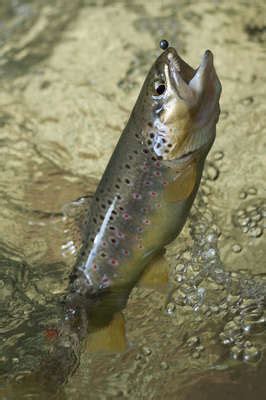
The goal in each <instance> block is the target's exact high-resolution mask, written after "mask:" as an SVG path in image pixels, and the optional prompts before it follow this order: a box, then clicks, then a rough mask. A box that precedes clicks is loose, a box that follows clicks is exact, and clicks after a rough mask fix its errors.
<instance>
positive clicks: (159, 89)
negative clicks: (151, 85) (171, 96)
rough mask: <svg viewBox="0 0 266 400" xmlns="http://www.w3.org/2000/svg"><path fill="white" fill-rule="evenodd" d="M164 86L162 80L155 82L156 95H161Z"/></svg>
mask: <svg viewBox="0 0 266 400" xmlns="http://www.w3.org/2000/svg"><path fill="white" fill-rule="evenodd" d="M165 89H166V86H165V84H164V83H163V82H155V91H156V93H157V94H158V95H161V94H163V93H164V92H165Z"/></svg>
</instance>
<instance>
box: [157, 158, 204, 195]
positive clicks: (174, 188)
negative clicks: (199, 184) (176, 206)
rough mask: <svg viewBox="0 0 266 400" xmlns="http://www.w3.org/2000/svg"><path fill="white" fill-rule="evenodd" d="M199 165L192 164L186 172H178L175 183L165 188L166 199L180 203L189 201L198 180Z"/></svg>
mask: <svg viewBox="0 0 266 400" xmlns="http://www.w3.org/2000/svg"><path fill="white" fill-rule="evenodd" d="M196 168H197V164H196V162H192V163H191V164H190V165H189V166H188V167H187V168H186V169H185V170H184V171H181V172H178V173H177V177H176V178H175V179H174V181H172V182H170V183H169V184H168V185H166V187H165V199H166V201H169V202H178V201H181V200H185V199H187V198H188V197H189V196H190V194H191V193H192V191H193V189H194V186H195V184H196V180H197V169H196Z"/></svg>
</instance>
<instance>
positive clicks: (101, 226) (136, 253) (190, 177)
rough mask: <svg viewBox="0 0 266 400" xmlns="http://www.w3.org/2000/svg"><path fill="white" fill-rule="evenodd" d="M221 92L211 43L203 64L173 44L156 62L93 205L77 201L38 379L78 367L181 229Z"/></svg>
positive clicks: (62, 376)
mask: <svg viewBox="0 0 266 400" xmlns="http://www.w3.org/2000/svg"><path fill="white" fill-rule="evenodd" d="M220 94H221V84H220V81H219V79H218V77H217V74H216V71H215V68H214V65H213V55H212V53H211V52H210V51H209V50H207V51H206V52H205V53H204V55H203V57H202V60H201V63H200V65H199V67H198V68H197V69H193V68H192V67H191V66H189V65H188V64H187V63H186V62H185V61H184V60H183V59H182V58H181V57H180V56H179V55H178V53H177V51H176V50H175V49H174V48H172V47H169V48H167V49H166V50H165V51H163V52H162V54H161V55H160V56H159V57H158V59H157V60H156V61H155V63H154V64H153V66H152V67H151V69H150V71H149V73H148V75H147V77H146V80H145V81H144V84H143V87H142V89H141V91H140V94H139V96H138V99H137V101H136V104H135V106H134V108H133V111H132V113H131V116H130V118H129V121H128V123H127V125H126V127H125V129H124V131H123V133H122V135H121V137H120V139H119V141H118V143H117V145H116V147H115V150H114V152H113V154H112V156H111V159H110V161H109V163H108V165H107V167H106V169H105V172H104V174H103V176H102V179H101V181H100V183H99V186H98V188H97V190H96V193H95V195H94V196H93V199H92V201H91V204H90V206H88V205H87V204H86V202H85V204H83V202H81V203H80V206H81V208H83V209H84V211H83V213H82V218H81V219H80V225H79V229H80V235H79V237H80V243H79V252H78V255H77V258H76V262H75V266H74V268H73V272H72V274H71V277H70V283H69V288H68V291H67V294H66V296H65V299H64V322H63V323H62V326H61V328H60V331H59V335H58V337H57V338H56V339H55V343H54V346H53V349H52V350H51V354H49V356H48V357H47V359H46V360H44V363H43V368H42V371H41V372H40V373H39V374H37V375H36V376H38V378H39V380H40V381H46V382H51V381H54V382H56V383H58V384H59V383H63V382H64V381H65V380H66V379H67V376H68V375H69V374H70V373H73V371H74V370H75V368H76V367H77V365H78V360H79V353H80V349H81V347H80V343H81V340H82V339H84V338H85V337H86V336H87V334H88V333H90V332H92V331H93V330H94V329H97V327H98V328H99V327H102V326H105V325H108V323H109V322H110V321H111V320H112V318H113V316H114V314H115V313H116V312H118V311H121V310H122V309H123V308H124V307H125V305H126V303H127V299H128V296H129V294H130V291H131V290H132V288H133V287H134V286H135V285H136V283H137V282H138V280H139V279H140V277H141V275H142V274H143V271H144V270H145V268H146V267H147V265H150V264H151V263H152V262H153V261H155V260H156V259H157V258H158V256H159V255H160V254H162V251H163V249H164V248H165V246H166V245H168V244H169V243H170V242H172V241H173V240H174V239H175V238H176V237H177V236H178V234H179V233H180V232H181V230H182V228H183V226H184V224H185V221H186V219H187V216H188V214H189V211H190V208H191V206H192V203H193V200H194V198H195V195H196V193H197V191H198V188H199V184H200V180H201V176H202V171H203V167H204V161H205V159H206V156H207V154H208V152H209V150H210V148H211V146H212V144H213V142H214V139H215V134H216V124H217V122H218V118H219V113H220V108H219V98H220ZM77 204H78V203H77ZM45 371H46V372H45ZM36 376H35V378H36Z"/></svg>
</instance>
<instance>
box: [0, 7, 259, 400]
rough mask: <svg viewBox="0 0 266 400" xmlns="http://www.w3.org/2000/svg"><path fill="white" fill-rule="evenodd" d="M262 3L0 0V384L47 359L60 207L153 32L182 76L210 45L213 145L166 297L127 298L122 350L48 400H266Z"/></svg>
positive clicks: (63, 271)
mask: <svg viewBox="0 0 266 400" xmlns="http://www.w3.org/2000/svg"><path fill="white" fill-rule="evenodd" d="M265 8H266V7H265V3H264V2H263V1H258V0H256V1H254V2H252V5H250V2H246V1H235V2H233V3H232V2H229V1H210V0H209V1H201V2H197V3H196V2H190V1H178V2H177V1H173V0H172V1H171V0H165V1H153V2H150V1H142V2H140V1H126V0H125V1H115V0H113V1H112V0H110V1H108V0H105V1H104V0H103V1H100V0H99V1H97V0H95V1H93V0H87V1H78V0H76V1H75V2H69V1H67V0H56V1H46V2H42V1H41V0H34V1H30V0H28V1H26V0H25V1H24V0H4V1H2V2H1V5H0V46H1V47H0V85H1V91H0V140H1V147H0V152H1V156H0V167H1V171H2V174H1V179H0V205H1V207H0V232H1V236H0V237H1V239H0V293H1V295H0V299H1V300H0V332H1V338H2V340H1V343H0V376H1V377H0V383H1V384H3V386H4V384H5V382H6V380H7V379H10V378H11V377H17V378H19V377H21V376H23V374H25V373H27V372H28V371H30V370H32V369H34V366H35V365H37V363H38V360H39V359H40V358H41V356H42V354H43V352H45V349H46V347H47V343H46V341H45V338H44V335H43V331H44V329H45V327H47V326H49V325H50V324H53V323H54V322H55V321H56V320H57V318H59V316H58V314H57V302H58V299H60V297H61V295H62V294H63V293H64V290H65V288H66V286H67V280H68V275H69V273H70V271H71V267H72V265H73V258H72V257H71V256H70V255H65V256H63V255H62V250H61V246H62V244H64V243H65V242H66V241H67V240H68V233H66V232H65V229H66V228H65V226H64V223H63V220H62V207H63V206H64V204H66V203H68V202H70V201H71V200H75V199H76V198H78V197H80V196H82V195H84V194H85V195H87V194H91V193H93V192H94V190H95V187H96V185H97V182H98V181H99V178H100V177H101V174H102V172H103V170H104V168H105V165H106V163H107V161H108V159H109V157H110V155H111V153H112V151H113V148H114V146H115V143H116V142H117V140H118V138H119V136H120V134H121V131H122V129H123V127H124V125H125V122H126V121H127V119H128V116H129V113H130V110H131V109H132V106H133V104H134V102H135V99H136V97H137V95H138V92H139V89H140V86H141V84H142V82H143V80H144V77H145V74H146V72H147V71H148V69H149V67H150V65H151V63H152V62H153V60H154V58H155V57H156V56H157V55H158V54H159V52H160V50H159V48H158V42H159V40H160V39H161V38H162V37H163V38H167V39H168V40H169V41H170V43H171V44H172V45H173V46H176V47H177V49H178V50H179V51H180V53H181V55H182V56H184V57H185V58H186V59H187V60H188V61H189V62H190V63H191V64H192V65H195V66H196V65H197V64H198V63H199V59H200V56H201V55H202V54H203V52H204V50H205V49H206V48H210V49H211V50H212V51H213V53H214V55H215V65H216V68H217V71H218V74H219V77H220V79H221V81H222V85H223V96H222V104H221V107H222V113H221V119H220V122H219V126H218V131H217V140H216V143H215V145H214V147H213V149H212V151H211V153H210V155H209V157H208V162H207V165H206V168H205V173H204V179H203V182H202V185H201V189H200V193H199V195H198V197H197V200H196V203H195V207H193V210H192V213H191V217H190V218H189V221H188V223H187V225H186V228H185V229H184V232H183V233H182V235H181V236H180V238H179V239H178V240H176V242H175V243H173V244H172V245H171V246H169V248H168V250H167V254H166V257H167V259H168V260H169V262H170V264H171V273H170V287H169V290H167V292H164V293H160V292H158V291H155V290H151V289H144V288H136V289H134V291H133V293H132V295H131V297H130V299H129V303H128V306H127V308H126V310H125V313H124V314H125V319H126V331H127V342H128V346H127V351H126V352H123V353H115V354H113V353H112V354H109V353H104V352H103V353H89V352H84V354H83V356H82V359H81V366H80V368H79V370H78V371H77V373H76V374H75V375H74V376H73V377H72V378H71V379H70V381H69V383H68V384H67V386H66V387H65V390H64V393H61V394H60V395H58V398H59V396H61V397H60V398H65V399H67V400H70V399H76V398H77V397H79V398H81V399H83V398H84V399H112V398H117V397H119V396H120V397H122V398H128V399H158V400H159V399H162V398H164V397H165V398H176V399H182V400H183V399H184V400H188V399H190V400H192V399H193V400H194V399H196V398H197V399H213V398H214V397H215V398H217V399H236V400H243V399H249V398H250V397H251V396H252V397H254V398H256V399H262V398H264V397H265V392H266V390H265V383H264V380H265V379H264V377H265V372H266V363H265V355H264V351H265V337H266V335H265V327H266V319H265V292H266V278H265V238H264V231H263V229H264V225H263V224H265V213H266V204H265V178H264V174H263V172H262V171H263V170H264V169H265V164H266V163H265V137H266V132H265V126H266V117H265V116H266V105H265V85H264V82H265V79H266V70H265V61H266V52H265V45H266V36H265V35H266V26H265V21H264V18H263V17H264V15H265V11H266V10H265ZM23 390H24V394H23V393H22V392H21V395H20V396H21V398H24V397H25V398H26V396H27V394H28V393H27V388H26V389H25V388H24V389H23ZM41 396H44V397H43V398H46V397H45V396H46V395H45V394H40V393H38V394H36V395H33V396H32V398H38V399H39V398H41ZM8 398H12V394H10V395H9V397H8ZM14 398H16V399H17V398H18V397H17V395H16V397H14Z"/></svg>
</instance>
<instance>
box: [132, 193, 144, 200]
mask: <svg viewBox="0 0 266 400" xmlns="http://www.w3.org/2000/svg"><path fill="white" fill-rule="evenodd" d="M132 197H133V199H135V200H140V199H141V197H142V196H141V194H140V193H133V194H132Z"/></svg>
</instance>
